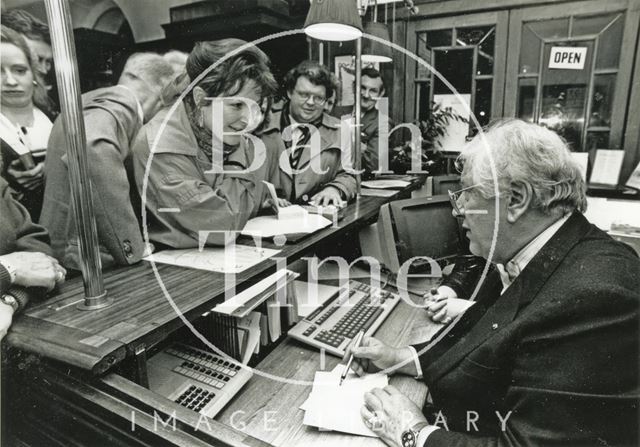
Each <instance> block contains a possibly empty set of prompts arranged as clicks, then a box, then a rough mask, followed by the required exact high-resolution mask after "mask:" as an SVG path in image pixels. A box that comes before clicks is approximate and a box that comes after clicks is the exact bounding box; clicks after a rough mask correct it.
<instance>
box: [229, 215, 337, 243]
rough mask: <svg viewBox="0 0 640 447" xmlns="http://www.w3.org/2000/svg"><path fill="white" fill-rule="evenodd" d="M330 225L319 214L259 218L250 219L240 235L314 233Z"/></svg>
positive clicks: (270, 235) (268, 235)
mask: <svg viewBox="0 0 640 447" xmlns="http://www.w3.org/2000/svg"><path fill="white" fill-rule="evenodd" d="M329 225H331V221H330V220H329V219H327V218H326V217H324V216H321V215H319V214H310V213H306V212H305V215H304V216H301V217H300V218H291V219H278V218H277V217H275V216H259V217H254V218H253V219H250V220H249V221H248V222H247V224H246V225H245V227H244V228H243V229H242V233H241V234H243V235H245V236H258V237H273V236H277V235H281V234H284V235H286V234H300V233H314V232H316V231H318V230H321V229H322V228H325V227H328V226H329Z"/></svg>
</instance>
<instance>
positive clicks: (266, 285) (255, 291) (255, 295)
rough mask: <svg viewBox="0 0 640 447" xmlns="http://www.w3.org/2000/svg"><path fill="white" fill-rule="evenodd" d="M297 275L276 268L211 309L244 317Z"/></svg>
mask: <svg viewBox="0 0 640 447" xmlns="http://www.w3.org/2000/svg"><path fill="white" fill-rule="evenodd" d="M297 276H298V274H297V273H294V272H292V271H290V270H286V269H282V270H278V271H277V272H275V273H274V274H273V275H270V276H267V277H266V278H264V279H262V280H261V281H258V282H257V283H255V284H254V285H252V286H250V287H247V288H246V289H245V290H243V291H242V292H240V293H238V294H236V296H234V297H233V298H230V299H228V300H227V301H225V302H224V303H222V304H219V305H217V306H216V307H214V308H213V309H211V310H213V311H214V312H218V313H221V314H225V315H234V316H241V317H244V316H245V315H246V314H248V313H249V312H251V311H252V310H253V309H255V308H256V307H258V305H260V304H261V303H262V302H264V301H265V300H266V299H268V298H270V297H271V296H272V295H273V294H275V292H276V290H278V289H280V288H281V287H285V286H286V285H287V282H289V281H291V280H292V279H293V278H296V277H297ZM238 314H242V315H238ZM278 324H279V321H278Z"/></svg>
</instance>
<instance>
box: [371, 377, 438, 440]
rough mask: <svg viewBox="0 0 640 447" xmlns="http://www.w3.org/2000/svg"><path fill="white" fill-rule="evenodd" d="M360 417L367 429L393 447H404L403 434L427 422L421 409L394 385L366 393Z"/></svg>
mask: <svg viewBox="0 0 640 447" xmlns="http://www.w3.org/2000/svg"><path fill="white" fill-rule="evenodd" d="M360 415H361V416H362V419H363V420H364V422H365V424H366V425H367V427H369V428H370V429H371V430H372V431H373V432H374V433H375V434H377V435H378V436H380V439H382V440H383V441H384V442H385V443H386V444H387V445H390V446H392V447H395V446H398V447H401V446H402V443H401V437H402V432H404V431H405V430H408V429H410V428H411V427H413V426H414V425H415V424H417V423H418V422H426V419H425V417H424V415H423V414H422V411H421V410H420V408H418V406H417V405H416V404H414V403H413V402H412V401H411V400H410V399H409V398H408V397H407V396H405V395H404V394H402V393H401V392H400V391H398V389H397V388H396V387H394V386H392V385H389V386H386V387H384V388H374V389H373V390H371V391H370V392H368V393H365V395H364V406H363V407H362V409H361V410H360Z"/></svg>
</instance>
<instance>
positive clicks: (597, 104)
mask: <svg viewBox="0 0 640 447" xmlns="http://www.w3.org/2000/svg"><path fill="white" fill-rule="evenodd" d="M615 86H616V75H614V74H611V75H597V76H595V77H594V82H593V97H592V98H591V114H590V116H589V126H593V127H603V126H604V127H609V126H611V105H612V104H613V95H614V93H615Z"/></svg>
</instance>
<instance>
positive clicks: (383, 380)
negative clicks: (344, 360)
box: [300, 364, 389, 437]
mask: <svg viewBox="0 0 640 447" xmlns="http://www.w3.org/2000/svg"><path fill="white" fill-rule="evenodd" d="M343 368H344V365H342V364H340V365H338V366H336V367H335V368H334V369H333V371H331V372H325V371H318V372H316V376H315V379H314V381H313V389H312V390H311V393H310V394H309V398H308V399H307V400H306V401H305V402H304V403H303V404H302V406H301V407H300V408H302V409H303V410H305V415H304V420H303V423H304V424H305V425H311V426H313V427H318V428H323V429H326V430H335V431H340V432H344V433H352V434H355V435H361V436H372V437H375V436H376V434H375V433H374V432H373V431H371V430H370V429H369V428H368V427H367V426H366V425H365V424H364V421H363V420H362V417H361V416H360V409H361V408H362V406H363V405H364V393H365V392H367V391H370V390H371V389H373V388H383V387H385V386H387V385H388V384H389V379H388V377H387V376H386V375H385V374H367V375H365V376H363V377H358V376H357V375H356V374H355V373H354V372H353V371H350V372H349V374H348V375H347V378H346V379H345V380H344V382H342V385H339V383H340V374H341V373H342V370H343Z"/></svg>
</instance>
